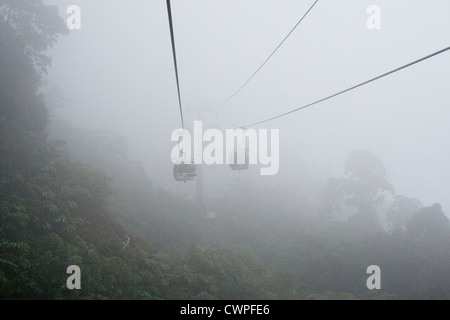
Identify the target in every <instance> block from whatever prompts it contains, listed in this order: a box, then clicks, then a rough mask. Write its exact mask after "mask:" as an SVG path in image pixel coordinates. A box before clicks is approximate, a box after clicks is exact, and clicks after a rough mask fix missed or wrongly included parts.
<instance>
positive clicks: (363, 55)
mask: <svg viewBox="0 0 450 320" xmlns="http://www.w3.org/2000/svg"><path fill="white" fill-rule="evenodd" d="M45 2H46V3H48V4H56V5H58V7H59V8H60V14H61V16H63V17H67V14H66V13H65V11H66V8H67V7H68V6H69V5H72V4H76V5H79V6H80V7H81V18H82V22H81V23H82V24H81V27H82V29H81V30H73V31H71V33H70V35H69V36H67V37H64V38H62V39H61V40H60V42H59V43H58V44H57V45H56V46H55V48H54V49H53V50H52V51H51V55H52V56H53V63H52V68H51V69H50V70H49V76H48V80H49V82H50V84H51V85H57V86H58V87H60V88H61V89H63V90H64V92H65V94H66V95H67V97H68V98H70V99H71V104H70V106H67V107H65V108H64V109H62V110H58V113H60V116H61V117H63V118H64V119H67V120H70V122H71V123H72V124H73V125H75V126H78V127H82V128H88V129H104V130H113V131H116V132H118V133H119V134H120V135H123V136H125V137H126V138H127V139H128V140H129V144H130V148H131V150H130V153H131V156H132V157H133V158H134V159H137V160H140V161H142V162H143V163H144V165H145V167H146V169H147V173H148V176H149V178H150V179H151V180H152V181H153V182H154V184H155V185H157V186H162V187H166V188H172V189H175V190H179V191H180V192H182V190H183V189H186V188H190V189H192V188H193V184H188V183H187V184H184V183H181V184H180V183H178V184H177V183H176V182H175V181H173V178H172V173H171V170H172V163H171V161H170V151H171V149H172V147H173V146H174V144H173V143H172V142H171V141H170V134H171V132H172V131H173V130H174V129H176V128H179V127H180V118H179V111H178V102H177V95H176V86H175V76H174V70H173V64H172V53H171V46H170V36H169V28H168V21H167V20H168V19H167V11H166V2H165V1H163V0H132V1H125V0H46V1H45ZM312 3H313V1H300V0H289V1H288V0H282V1H280V0H240V1H237V0H215V1H211V0H190V1H188V0H172V11H173V19H174V29H175V38H176V46H177V54H178V63H179V74H180V85H181V94H182V99H183V103H184V108H185V113H186V121H187V124H188V126H190V125H191V124H192V121H193V120H194V119H196V118H197V115H196V113H195V112H193V111H192V109H193V108H198V107H207V106H211V105H215V104H217V103H219V102H221V101H222V100H224V99H225V98H227V97H228V96H229V95H230V94H231V93H233V91H234V90H236V89H237V88H238V87H239V86H240V85H241V84H242V83H243V82H244V81H245V80H246V79H247V78H248V77H249V76H250V75H251V74H252V73H253V72H254V71H255V70H256V69H257V68H258V67H259V65H260V64H261V63H262V62H263V61H264V60H265V59H266V57H267V56H268V55H269V54H270V53H271V51H272V50H273V49H274V48H275V47H276V45H277V44H278V43H279V42H280V41H281V40H282V39H283V37H284V36H285V35H286V34H287V32H289V30H290V29H291V28H292V27H293V26H294V25H295V23H296V22H297V21H298V20H299V18H300V17H301V16H302V15H303V14H304V12H305V11H306V10H307V9H308V8H309V7H310V6H311V4H312ZM369 5H379V6H380V8H381V30H374V31H370V30H368V29H367V27H366V20H367V18H368V14H367V13H366V9H367V7H368V6H369ZM449 17H450V1H448V0H429V1H425V0H408V1H406V0H397V1H387V0H378V1H377V0H371V1H365V0H358V1H356V0H340V1H336V0H319V2H318V4H317V5H316V7H315V8H314V9H313V11H312V12H311V13H310V14H309V15H308V17H307V18H306V19H305V20H304V21H303V23H302V24H301V25H300V27H299V28H298V29H297V30H296V31H295V32H294V33H293V34H292V35H291V37H290V38H289V39H288V40H287V41H286V43H285V44H284V45H283V47H281V48H280V50H279V51H278V52H277V53H276V54H275V55H274V56H273V58H272V59H271V60H270V61H269V62H268V64H267V65H266V66H265V67H264V69H262V70H261V71H260V73H259V74H258V75H257V76H256V77H255V78H254V79H253V80H252V82H250V83H249V84H248V86H247V87H246V88H244V89H243V90H242V91H241V92H240V93H239V94H238V95H236V96H235V97H234V98H233V99H232V100H230V101H229V102H228V103H227V104H225V105H223V106H222V107H220V108H218V109H217V113H206V114H204V115H203V116H204V119H205V124H206V125H207V126H212V127H218V128H221V129H225V128H229V127H230V125H229V124H227V122H231V123H233V124H236V125H244V124H246V123H248V122H255V121H259V120H263V119H265V118H267V117H270V116H273V115H276V114H278V113H282V112H285V111H289V110H291V109H293V108H296V107H299V106H301V105H304V104H307V103H309V102H312V101H315V100H317V99H320V98H323V97H325V96H327V95H330V94H332V93H335V92H337V91H340V90H342V89H345V88H347V87H349V86H352V85H355V84H357V83H359V82H362V81H365V80H367V79H369V78H372V77H374V76H377V75H379V74H381V73H384V72H386V71H389V70H391V69H393V68H396V67H398V66H400V65H403V64H405V63H408V62H411V61H413V60H415V59H418V58H420V57H422V56H425V55H428V54H430V53H432V52H435V51H437V50H440V49H443V48H445V47H447V46H449V45H450V39H449V37H448V32H449V31H450V19H449ZM449 67H450V52H447V53H444V54H442V55H439V56H437V57H435V58H432V59H430V60H427V61H425V62H423V63H420V64H418V65H415V66H413V67H411V68H408V69H406V70H404V71H401V72H400V73H397V74H394V75H392V76H389V77H388V78H384V79H382V80H379V81H377V82H375V83H372V84H369V85H367V86H365V87H362V88H359V89H356V90H355V91H352V92H350V93H347V94H345V95H342V96H340V97H337V98H334V99H331V100H329V101H327V102H324V103H322V104H319V105H316V106H314V107H312V108H310V109H306V110H304V111H300V112H298V113H294V114H292V115H290V116H287V117H285V118H282V119H278V120H275V121H272V122H269V123H266V124H264V125H261V126H259V128H277V129H280V144H281V149H280V157H281V159H280V172H279V174H278V175H277V176H274V177H259V176H255V177H254V179H256V182H258V183H268V184H273V185H276V186H278V187H283V186H284V187H285V188H290V189H292V188H295V187H296V186H298V185H299V184H301V183H302V181H304V179H309V178H308V174H307V173H305V172H307V171H308V170H309V171H308V172H317V174H318V175H319V176H339V175H342V169H343V165H344V162H345V159H346V157H347V156H348V154H349V152H350V151H351V150H353V149H367V150H370V151H372V152H373V153H374V154H376V155H377V156H378V157H379V158H380V159H382V160H383V162H384V164H385V166H386V168H387V170H388V173H389V176H390V181H391V183H392V184H393V186H394V187H395V188H396V192H397V193H398V194H403V195H406V196H409V197H416V198H418V199H419V200H421V201H422V203H423V204H424V205H431V204H432V203H434V202H440V203H441V204H442V205H443V210H444V211H446V212H447V214H448V212H449V211H450V199H449V198H448V192H449V190H450V170H449V163H450V162H449V158H450V127H449V123H450V111H449V106H450V90H449V84H450V73H449V72H448V71H449ZM190 109H191V111H190ZM305 167H307V168H308V170H306V169H304V168H305ZM214 170H216V171H214ZM214 170H212V171H211V173H210V174H211V175H214V174H215V172H217V174H218V172H219V171H220V170H222V171H223V172H222V171H220V172H222V173H221V174H228V175H230V176H236V175H237V174H238V173H236V172H231V171H230V170H229V168H221V169H220V168H219V169H214ZM245 174H250V173H240V175H241V176H242V175H245ZM309 174H311V173H309ZM211 181H214V183H219V184H220V180H218V179H216V180H214V179H211ZM211 183H212V182H211ZM303 187H304V188H305V187H308V186H303ZM299 192H300V191H299Z"/></svg>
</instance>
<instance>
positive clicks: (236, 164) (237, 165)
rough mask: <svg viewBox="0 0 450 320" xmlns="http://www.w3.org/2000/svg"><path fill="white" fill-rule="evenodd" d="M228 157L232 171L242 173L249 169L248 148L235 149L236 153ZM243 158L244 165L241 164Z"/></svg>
mask: <svg viewBox="0 0 450 320" xmlns="http://www.w3.org/2000/svg"><path fill="white" fill-rule="evenodd" d="M228 157H229V158H228V159H229V163H230V168H231V170H238V171H241V170H247V169H248V167H249V157H248V150H247V149H246V148H245V149H244V148H238V149H235V150H234V152H230V154H229V156H228ZM242 158H243V159H244V162H243V163H241V162H242Z"/></svg>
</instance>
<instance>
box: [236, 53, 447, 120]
mask: <svg viewBox="0 0 450 320" xmlns="http://www.w3.org/2000/svg"><path fill="white" fill-rule="evenodd" d="M448 50H450V46H449V47H447V48H444V49H442V50H439V51H436V52H434V53H432V54H430V55H427V56H425V57H423V58H420V59H418V60H415V61H413V62H410V63H408V64H405V65H403V66H401V67H399V68H396V69H394V70H391V71H389V72H386V73H383V74H382V75H379V76H377V77H375V78H372V79H370V80H367V81H364V82H361V83H360V84H357V85H355V86H353V87H350V88H347V89H345V90H342V91H339V92H338V93H335V94H332V95H330V96H328V97H325V98H322V99H320V100H317V101H314V102H312V103H309V104H307V105H304V106H302V107H299V108H296V109H293V110H291V111H288V112H285V113H282V114H279V115H277V116H273V117H271V118H268V119H265V120H262V121H258V122H255V123H251V124H247V125H245V126H241V127H253V126H256V125H259V124H262V123H266V122H269V121H272V120H275V119H279V118H281V117H284V116H287V115H289V114H291V113H294V112H297V111H300V110H303V109H306V108H309V107H312V106H314V105H316V104H318V103H321V102H323V101H326V100H329V99H331V98H334V97H337V96H339V95H341V94H344V93H346V92H349V91H351V90H353V89H356V88H359V87H362V86H364V85H366V84H369V83H371V82H373V81H375V80H378V79H381V78H384V77H386V76H388V75H391V74H393V73H395V72H398V71H400V70H403V69H406V68H408V67H411V66H412V65H415V64H417V63H419V62H422V61H425V60H427V59H430V58H432V57H434V56H437V55H439V54H441V53H444V52H446V51H448Z"/></svg>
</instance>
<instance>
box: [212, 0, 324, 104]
mask: <svg viewBox="0 0 450 320" xmlns="http://www.w3.org/2000/svg"><path fill="white" fill-rule="evenodd" d="M318 1H319V0H316V1H315V2H314V3H313V5H312V6H311V7H310V8H309V9H308V11H306V13H305V14H304V15H303V16H302V17H301V19H300V20H299V21H298V22H297V23H296V24H295V26H294V27H293V28H292V29H291V31H289V33H288V34H287V35H286V37H284V39H283V40H282V41H281V42H280V44H279V45H278V46H277V47H276V48H275V50H273V51H272V53H271V54H270V55H269V57H268V58H267V59H266V60H265V61H264V62H263V63H262V64H261V65H260V66H259V68H258V69H257V70H256V71H255V72H254V73H253V74H252V75H251V76H250V78H248V80H247V81H245V82H244V84H243V85H242V86H241V87H239V89H237V90H236V91H235V92H234V93H233V94H232V95H231V96H229V97H228V98H226V99H225V100H223V101H222V102H221V103H219V104H218V105H216V106H214V107H220V106H222V105H224V104H225V103H227V102H228V101H230V100H231V99H232V98H233V97H234V96H235V95H237V94H238V93H239V92H240V91H241V90H242V89H243V88H244V87H245V86H246V85H247V84H248V83H249V82H250V81H251V80H252V79H253V78H254V77H255V76H256V74H257V73H258V72H259V71H260V70H261V69H262V68H263V67H264V65H265V64H266V63H267V62H268V61H269V60H270V58H272V56H273V55H274V54H275V52H277V51H278V49H279V48H280V47H281V46H282V45H283V43H284V42H285V41H286V40H287V38H289V36H290V35H291V34H292V33H293V32H294V30H295V29H296V28H297V27H298V26H299V24H300V23H301V22H302V21H303V19H305V18H306V16H307V15H308V13H309V12H310V11H311V10H312V9H313V8H314V6H315V5H316V3H317V2H318Z"/></svg>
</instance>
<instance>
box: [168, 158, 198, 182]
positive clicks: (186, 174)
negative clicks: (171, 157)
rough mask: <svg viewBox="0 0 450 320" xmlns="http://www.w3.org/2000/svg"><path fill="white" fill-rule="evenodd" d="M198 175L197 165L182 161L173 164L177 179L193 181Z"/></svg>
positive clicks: (174, 174) (174, 175)
mask: <svg viewBox="0 0 450 320" xmlns="http://www.w3.org/2000/svg"><path fill="white" fill-rule="evenodd" d="M196 176H197V165H196V164H194V163H189V162H187V163H186V162H184V161H181V162H180V163H175V164H174V165H173V177H174V178H175V180H176V181H184V182H186V181H191V180H194V179H195V177H196Z"/></svg>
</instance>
